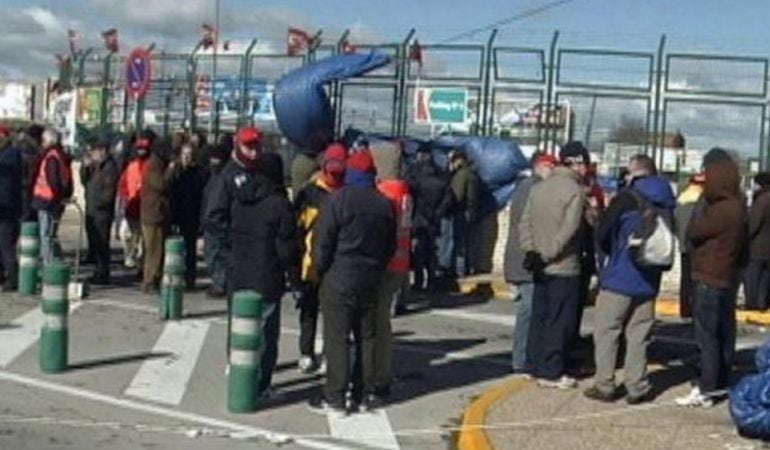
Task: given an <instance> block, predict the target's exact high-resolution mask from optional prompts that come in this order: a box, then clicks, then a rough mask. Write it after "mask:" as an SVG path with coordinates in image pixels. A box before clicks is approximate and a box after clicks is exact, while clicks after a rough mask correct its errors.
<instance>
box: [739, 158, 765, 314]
mask: <svg viewBox="0 0 770 450" xmlns="http://www.w3.org/2000/svg"><path fill="white" fill-rule="evenodd" d="M754 184H755V186H756V187H755V190H754V200H753V201H752V202H751V211H750V212H749V229H748V237H749V263H748V265H747V267H746V271H745V273H744V280H743V282H744V288H743V289H744V292H745V294H746V309H749V310H757V311H765V310H767V309H768V308H769V307H770V298H768V294H770V220H769V219H770V173H768V172H761V173H758V174H757V175H756V176H754Z"/></svg>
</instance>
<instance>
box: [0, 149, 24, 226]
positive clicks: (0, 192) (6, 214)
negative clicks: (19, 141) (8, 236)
mask: <svg viewBox="0 0 770 450" xmlns="http://www.w3.org/2000/svg"><path fill="white" fill-rule="evenodd" d="M21 200H22V157H21V151H20V150H19V149H18V148H16V147H13V146H7V147H5V148H4V149H0V220H7V221H17V220H19V218H20V217H21Z"/></svg>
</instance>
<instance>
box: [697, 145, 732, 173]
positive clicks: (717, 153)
mask: <svg viewBox="0 0 770 450" xmlns="http://www.w3.org/2000/svg"><path fill="white" fill-rule="evenodd" d="M732 159H733V157H732V156H730V153H728V152H727V150H725V149H723V148H719V147H714V148H712V149H711V150H709V151H708V153H706V155H705V156H704V157H703V167H704V168H705V167H707V166H709V165H711V164H714V163H718V162H720V161H727V160H732Z"/></svg>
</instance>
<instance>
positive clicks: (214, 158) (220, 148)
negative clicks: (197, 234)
mask: <svg viewBox="0 0 770 450" xmlns="http://www.w3.org/2000/svg"><path fill="white" fill-rule="evenodd" d="M232 150H233V144H232V139H229V141H222V142H220V143H219V145H217V146H216V147H215V148H214V149H213V150H212V152H211V154H210V155H209V175H208V181H207V182H206V186H205V187H204V189H203V201H202V202H201V203H202V206H201V229H202V231H203V258H204V260H205V262H206V270H207V271H208V273H209V276H210V277H211V286H209V288H208V290H207V291H206V294H207V295H208V296H209V297H211V298H223V297H226V296H227V269H226V265H227V256H226V255H227V242H226V240H225V237H226V235H227V230H220V229H219V228H217V224H216V223H209V222H208V220H207V218H206V210H207V209H208V204H209V200H210V199H211V191H212V189H213V187H214V186H215V185H216V184H217V178H219V177H220V176H221V175H222V169H223V168H224V166H225V164H227V162H228V161H229V160H230V155H231V154H232Z"/></svg>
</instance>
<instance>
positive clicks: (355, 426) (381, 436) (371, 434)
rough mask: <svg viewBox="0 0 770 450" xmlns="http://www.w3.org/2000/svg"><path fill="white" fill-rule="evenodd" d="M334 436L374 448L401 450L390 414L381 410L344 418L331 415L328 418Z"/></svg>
mask: <svg viewBox="0 0 770 450" xmlns="http://www.w3.org/2000/svg"><path fill="white" fill-rule="evenodd" d="M327 419H328V421H329V431H330V433H331V435H332V436H334V437H336V438H340V439H344V440H346V441H350V442H356V443H360V444H364V445H366V446H369V447H373V448H381V449H385V450H399V449H400V447H399V445H398V441H397V440H396V436H395V435H394V434H393V427H391V425H390V420H389V419H388V413H387V412H386V411H385V410H383V409H381V410H378V411H375V412H369V413H360V414H352V415H349V416H343V415H341V414H335V413H330V414H329V415H328V416H327Z"/></svg>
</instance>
